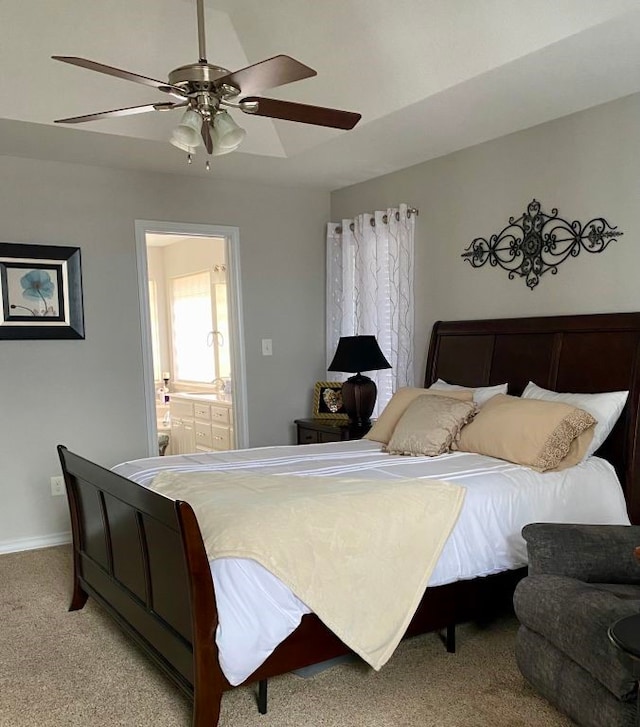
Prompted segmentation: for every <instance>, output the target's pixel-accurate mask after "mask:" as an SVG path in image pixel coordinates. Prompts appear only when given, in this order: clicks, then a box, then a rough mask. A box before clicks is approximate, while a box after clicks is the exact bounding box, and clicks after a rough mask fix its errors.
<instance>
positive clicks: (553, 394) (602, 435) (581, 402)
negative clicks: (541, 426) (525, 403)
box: [522, 381, 629, 459]
mask: <svg viewBox="0 0 640 727" xmlns="http://www.w3.org/2000/svg"><path fill="white" fill-rule="evenodd" d="M628 395H629V392H628V391H607V392H605V393H603V394H561V393H559V392H557V391H549V389H543V388H541V387H540V386H536V384H534V383H533V381H530V382H529V383H528V384H527V387H526V389H525V390H524V391H523V392H522V398H523V399H542V400H544V401H563V402H564V403H565V404H571V405H572V406H575V407H577V408H578V409H584V411H588V412H589V414H591V416H592V417H593V418H594V419H595V420H596V422H597V423H596V428H595V429H594V432H593V439H592V440H591V444H590V445H589V447H588V448H587V453H586V454H585V457H584V458H585V459H586V458H587V457H590V456H591V455H592V454H593V453H594V452H595V451H596V450H597V449H598V448H599V447H600V445H601V444H602V443H603V442H604V440H605V439H606V438H607V437H608V436H609V433H610V432H611V430H612V429H613V426H614V424H615V423H616V422H617V421H618V418H619V417H620V414H621V413H622V410H623V409H624V405H625V403H626V401H627V396H628Z"/></svg>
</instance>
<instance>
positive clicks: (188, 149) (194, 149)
mask: <svg viewBox="0 0 640 727" xmlns="http://www.w3.org/2000/svg"><path fill="white" fill-rule="evenodd" d="M169 143H170V144H173V146H175V147H176V149H180V151H186V152H187V154H195V153H196V152H197V151H198V147H197V146H190V145H189V144H183V143H182V142H181V141H180V140H179V139H177V138H176V137H175V135H174V134H172V135H171V138H170V139H169Z"/></svg>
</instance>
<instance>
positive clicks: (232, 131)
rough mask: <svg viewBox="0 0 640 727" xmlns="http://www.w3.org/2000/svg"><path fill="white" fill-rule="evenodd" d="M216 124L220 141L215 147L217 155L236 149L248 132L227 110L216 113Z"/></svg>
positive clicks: (214, 151)
mask: <svg viewBox="0 0 640 727" xmlns="http://www.w3.org/2000/svg"><path fill="white" fill-rule="evenodd" d="M214 126H215V129H216V131H217V132H218V141H217V143H216V144H214V149H213V153H214V155H216V156H217V155H220V154H228V153H229V152H231V151H235V150H236V149H237V148H238V147H239V146H240V144H242V142H243V141H244V137H245V136H246V135H247V132H246V131H245V130H244V129H243V128H242V127H241V126H238V124H236V122H235V121H234V120H233V117H232V116H231V114H229V113H228V112H227V111H219V112H218V113H217V114H216V118H215V123H214Z"/></svg>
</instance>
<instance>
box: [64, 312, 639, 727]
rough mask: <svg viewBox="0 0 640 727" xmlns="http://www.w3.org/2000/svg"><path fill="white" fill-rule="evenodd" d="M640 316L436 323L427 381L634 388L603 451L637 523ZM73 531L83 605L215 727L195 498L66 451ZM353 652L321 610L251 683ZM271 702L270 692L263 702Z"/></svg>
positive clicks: (211, 603) (207, 587)
mask: <svg viewBox="0 0 640 727" xmlns="http://www.w3.org/2000/svg"><path fill="white" fill-rule="evenodd" d="M639 363H640V313H617V314H602V315H588V316H563V317H552V318H520V319H501V320H478V321H456V322H451V323H443V322H439V323H436V324H435V326H434V328H433V332H432V335H431V342H430V347H429V354H428V360H427V369H426V376H425V386H428V385H429V384H431V383H432V382H433V381H435V379H436V378H442V379H445V380H447V381H451V382H455V383H458V384H464V385H467V386H488V385H492V384H499V383H503V382H505V381H507V382H509V393H511V394H516V395H518V394H520V393H521V392H522V390H523V389H524V387H525V386H526V384H527V382H528V381H529V380H532V381H534V382H535V383H536V384H538V385H539V386H542V387H544V388H548V389H554V390H557V391H568V392H601V391H618V390H623V389H624V390H626V389H628V390H629V392H630V393H629V398H628V400H627V404H626V407H625V409H624V411H623V413H622V416H621V417H620V420H619V421H618V423H617V424H616V426H615V427H614V429H613V431H612V433H611V435H610V436H609V438H608V439H607V441H606V442H605V443H604V445H603V446H602V448H601V449H600V450H599V452H598V454H599V455H600V456H602V457H604V458H606V459H607V460H608V461H609V462H611V463H612V464H613V466H614V467H615V468H616V471H617V473H618V477H619V479H620V482H621V483H622V485H623V488H624V493H625V498H626V501H627V507H628V511H629V515H630V518H631V520H632V522H634V523H640V451H639V449H638V402H639V397H640V365H639ZM58 450H59V454H60V460H61V463H62V470H63V473H64V478H65V483H66V487H67V495H68V499H69V506H70V510H71V523H72V532H73V564H74V577H73V578H74V580H73V593H72V599H71V606H70V610H76V609H80V608H82V607H83V606H84V604H85V602H86V600H87V597H88V596H91V597H92V598H94V599H95V600H96V601H97V602H98V603H99V604H101V605H102V606H103V607H104V608H105V609H106V610H107V611H108V613H110V614H111V616H112V617H113V618H114V619H115V620H116V621H117V622H118V623H119V624H120V626H121V627H122V628H123V629H124V630H125V631H126V632H127V633H128V634H129V635H130V636H131V637H132V638H133V640H134V641H135V642H136V643H137V644H138V645H139V646H140V647H142V649H143V650H144V651H145V652H146V653H147V654H148V655H149V656H150V657H151V658H152V659H153V660H154V661H155V662H156V664H158V666H160V667H161V668H162V669H163V670H164V671H165V672H166V674H167V675H168V676H169V677H170V678H171V679H172V681H173V682H174V683H175V684H177V686H178V687H180V688H181V689H182V690H183V691H184V692H185V693H186V694H187V695H188V696H189V697H191V698H192V700H193V726H194V727H215V726H216V725H217V724H218V719H219V715H220V703H221V698H222V694H223V692H224V691H226V690H227V689H231V688H232V687H231V685H230V684H229V682H228V681H227V680H226V678H225V677H224V674H223V673H222V671H221V669H220V666H219V664H218V657H217V647H216V643H215V630H216V626H217V624H218V616H217V611H216V599H215V584H214V583H213V581H212V576H211V570H210V568H209V563H208V560H207V555H206V552H205V549H204V545H203V542H202V538H201V535H200V530H199V528H198V523H197V521H196V518H195V515H194V513H193V510H192V509H191V507H190V506H189V505H188V504H187V503H186V502H173V501H171V500H168V499H167V498H165V497H163V496H162V495H159V494H157V493H155V492H153V491H151V490H147V489H146V488H144V487H141V486H140V485H138V484H136V483H134V482H132V481H130V480H128V479H126V478H124V477H121V476H119V475H117V474H115V473H113V472H111V471H110V470H107V469H104V468H103V467H100V466H99V465H97V464H94V463H93V462H90V461H88V460H86V459H83V458H82V457H79V456H77V455H75V454H73V453H71V452H69V451H68V450H67V449H66V448H65V447H62V446H60V447H59V448H58ZM524 570H525V569H521V570H520V571H508V572H506V573H501V574H498V575H494V576H488V577H484V578H476V579H474V580H471V581H459V582H456V583H451V584H448V585H444V586H437V587H434V588H428V589H427V591H426V592H425V596H424V597H423V599H422V603H421V605H420V606H419V608H418V610H417V612H416V614H415V616H414V618H413V620H412V622H411V624H410V626H409V628H408V630H407V633H406V636H413V635H416V634H419V633H424V632H428V631H435V630H438V629H444V628H448V627H451V626H452V625H454V624H457V623H461V622H464V621H469V620H472V619H476V618H483V619H484V618H486V617H487V616H488V615H489V614H490V612H491V610H492V609H494V608H498V607H499V606H500V605H501V604H504V603H505V601H508V600H510V598H511V595H512V593H513V588H514V586H515V584H516V582H517V581H518V580H519V578H520V577H521V576H522V575H523V574H524V573H523V572H524ZM346 653H350V650H349V649H348V647H347V646H345V645H344V644H343V643H342V642H341V641H340V640H339V639H338V638H337V637H336V636H335V635H334V634H333V633H332V632H331V631H330V630H329V629H328V628H327V627H326V626H324V624H323V623H322V622H321V621H320V620H319V619H318V618H317V617H316V616H315V615H313V614H308V615H305V616H304V617H303V619H302V622H301V624H300V626H299V627H298V628H297V629H296V630H295V631H294V632H293V633H292V634H291V635H290V636H289V637H288V638H287V639H286V640H285V641H283V642H282V643H281V644H280V645H279V646H278V647H277V648H276V649H275V651H274V652H273V653H272V654H271V656H270V657H269V658H268V659H267V660H266V661H265V662H264V663H263V664H262V665H261V666H260V667H259V668H258V669H257V670H256V671H255V672H254V673H253V674H252V675H251V676H250V677H249V678H248V679H247V680H246V682H245V684H246V683H251V682H260V683H261V685H263V686H264V685H265V684H266V682H265V681H264V680H266V679H267V678H268V677H271V676H275V675H278V674H283V673H285V672H289V671H292V670H294V669H298V668H301V667H304V666H308V665H310V664H314V663H318V662H321V661H325V660H327V659H331V658H333V657H336V656H340V655H343V654H346ZM263 696H264V694H263Z"/></svg>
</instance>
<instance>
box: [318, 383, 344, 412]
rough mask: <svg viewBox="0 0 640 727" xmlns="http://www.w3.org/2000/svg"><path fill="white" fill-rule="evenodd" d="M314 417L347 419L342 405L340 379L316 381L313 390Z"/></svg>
mask: <svg viewBox="0 0 640 727" xmlns="http://www.w3.org/2000/svg"><path fill="white" fill-rule="evenodd" d="M313 417H314V418H315V419H345V420H346V419H348V418H349V417H348V415H347V413H346V412H345V410H344V407H343V405H342V381H316V386H315V389H314V392H313Z"/></svg>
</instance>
